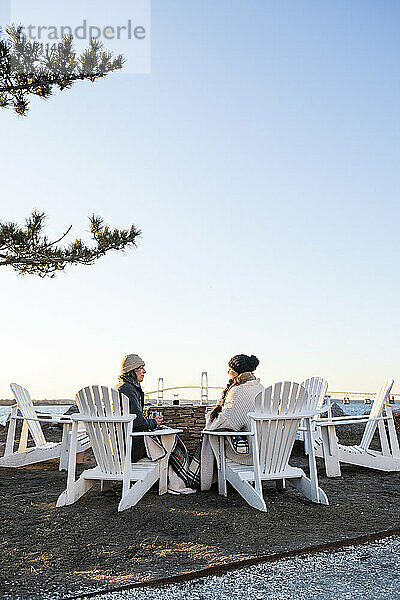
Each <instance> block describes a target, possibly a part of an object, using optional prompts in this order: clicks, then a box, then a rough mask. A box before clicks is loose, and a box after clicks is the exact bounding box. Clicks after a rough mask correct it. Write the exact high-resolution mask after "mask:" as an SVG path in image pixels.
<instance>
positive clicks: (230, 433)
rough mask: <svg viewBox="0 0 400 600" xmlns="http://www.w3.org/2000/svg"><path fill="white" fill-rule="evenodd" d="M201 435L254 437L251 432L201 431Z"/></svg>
mask: <svg viewBox="0 0 400 600" xmlns="http://www.w3.org/2000/svg"><path fill="white" fill-rule="evenodd" d="M201 433H207V434H208V435H254V433H252V432H251V431H218V430H217V429H215V430H214V429H203V431H202V432H201Z"/></svg>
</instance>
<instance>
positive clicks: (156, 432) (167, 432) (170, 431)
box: [131, 427, 183, 437]
mask: <svg viewBox="0 0 400 600" xmlns="http://www.w3.org/2000/svg"><path fill="white" fill-rule="evenodd" d="M182 431H183V429H170V428H169V427H168V428H167V427H166V428H165V429H153V430H152V431H134V432H132V433H131V436H132V437H138V436H144V435H159V436H163V435H172V434H174V433H182Z"/></svg>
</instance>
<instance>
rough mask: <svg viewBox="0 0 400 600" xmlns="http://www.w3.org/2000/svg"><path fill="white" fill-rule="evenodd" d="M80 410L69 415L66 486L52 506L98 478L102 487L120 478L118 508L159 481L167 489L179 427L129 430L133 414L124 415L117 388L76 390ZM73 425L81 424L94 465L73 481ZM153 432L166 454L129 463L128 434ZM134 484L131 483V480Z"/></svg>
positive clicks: (126, 401)
mask: <svg viewBox="0 0 400 600" xmlns="http://www.w3.org/2000/svg"><path fill="white" fill-rule="evenodd" d="M76 402H77V404H78V406H79V409H80V413H79V414H74V415H72V419H73V421H74V425H73V428H72V441H71V453H70V459H69V465H68V479H67V488H66V490H65V491H64V492H63V493H62V494H61V495H60V496H59V498H58V500H57V506H66V505H68V504H73V503H74V502H76V501H77V500H78V499H79V498H80V497H81V496H83V494H85V493H86V492H87V491H89V489H90V488H92V487H93V485H94V484H95V483H96V481H100V482H101V485H102V487H107V486H108V485H109V483H110V482H111V481H122V498H121V501H120V503H119V506H118V511H122V510H125V509H127V508H130V507H131V506H134V505H135V504H136V503H137V502H138V501H139V500H140V499H141V498H142V497H143V496H144V494H145V493H146V492H147V491H148V490H149V489H150V488H151V487H152V485H153V484H154V483H156V482H157V480H159V493H160V494H165V493H166V492H167V476H168V459H169V454H170V452H171V449H172V446H173V442H174V437H175V434H176V433H179V432H180V431H181V430H179V429H160V430H156V431H151V432H150V431H140V432H135V433H132V429H133V421H134V419H135V418H136V415H131V414H129V399H128V398H127V396H125V395H124V394H121V393H120V392H118V391H117V390H114V389H112V388H108V387H105V386H98V385H93V386H90V387H85V388H83V389H82V390H80V391H79V392H78V394H77V396H76ZM78 423H84V425H85V427H86V430H87V433H88V436H89V439H90V441H91V443H92V449H93V453H94V456H95V459H96V463H97V466H96V467H94V468H93V469H87V470H85V471H83V473H82V474H81V476H80V477H79V478H78V479H77V480H76V479H75V472H76V471H75V469H76V461H75V458H74V455H75V452H76V450H75V448H76V433H77V427H78ZM137 435H140V436H144V435H157V436H160V437H161V438H162V441H163V445H164V448H166V455H165V456H164V457H163V458H162V459H161V460H159V461H157V462H152V461H151V460H150V459H148V458H143V459H142V460H139V461H138V462H135V463H132V461H131V449H132V436H137ZM132 481H133V482H135V483H134V485H133V486H132V487H131V482H132Z"/></svg>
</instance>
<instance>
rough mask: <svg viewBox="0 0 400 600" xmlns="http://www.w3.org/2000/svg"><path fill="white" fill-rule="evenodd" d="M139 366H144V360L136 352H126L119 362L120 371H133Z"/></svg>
mask: <svg viewBox="0 0 400 600" xmlns="http://www.w3.org/2000/svg"><path fill="white" fill-rule="evenodd" d="M139 367H144V360H142V359H141V358H140V356H138V355H137V354H127V355H126V356H124V358H123V359H122V362H121V373H122V374H124V373H129V371H134V370H135V369H138V368H139Z"/></svg>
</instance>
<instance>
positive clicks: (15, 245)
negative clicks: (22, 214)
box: [0, 211, 141, 277]
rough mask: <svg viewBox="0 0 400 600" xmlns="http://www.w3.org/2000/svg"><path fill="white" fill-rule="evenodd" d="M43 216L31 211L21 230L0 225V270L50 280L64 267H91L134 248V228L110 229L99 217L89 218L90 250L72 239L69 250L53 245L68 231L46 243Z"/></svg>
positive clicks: (138, 232)
mask: <svg viewBox="0 0 400 600" xmlns="http://www.w3.org/2000/svg"><path fill="white" fill-rule="evenodd" d="M44 220H45V214H44V213H40V212H37V211H33V212H32V215H31V216H30V217H29V218H28V219H26V222H25V228H22V227H19V226H18V225H17V224H15V223H0V250H1V253H0V259H1V262H0V267H7V266H8V267H11V268H12V269H14V270H15V271H17V272H19V273H20V274H22V275H27V274H29V275H38V276H39V277H54V275H55V273H56V272H57V271H62V270H64V268H65V267H66V266H67V265H72V264H82V265H92V264H94V263H95V262H96V260H98V259H99V258H100V257H102V256H104V255H105V254H107V253H108V252H110V251H112V250H114V251H122V252H123V251H125V250H126V249H128V248H134V247H136V246H137V238H138V237H139V236H140V235H141V231H140V230H139V229H136V227H135V226H134V225H132V227H131V228H130V229H129V230H120V229H113V230H112V229H110V227H109V226H108V225H107V224H104V221H103V219H102V218H101V217H96V216H95V215H92V217H90V219H89V220H90V223H91V234H92V239H93V241H94V242H95V244H94V245H93V246H88V245H86V244H85V243H84V242H83V241H82V240H81V239H76V240H75V241H74V242H72V243H71V244H70V245H69V246H66V247H62V246H58V245H57V244H58V243H59V242H60V241H61V240H63V239H64V238H65V237H66V236H67V235H68V233H69V232H70V231H71V227H72V226H71V227H69V228H68V230H67V231H66V232H65V233H64V234H63V235H62V236H61V237H60V238H59V239H57V240H55V241H52V242H50V241H49V240H48V239H47V237H46V236H45V235H43V227H44Z"/></svg>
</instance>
